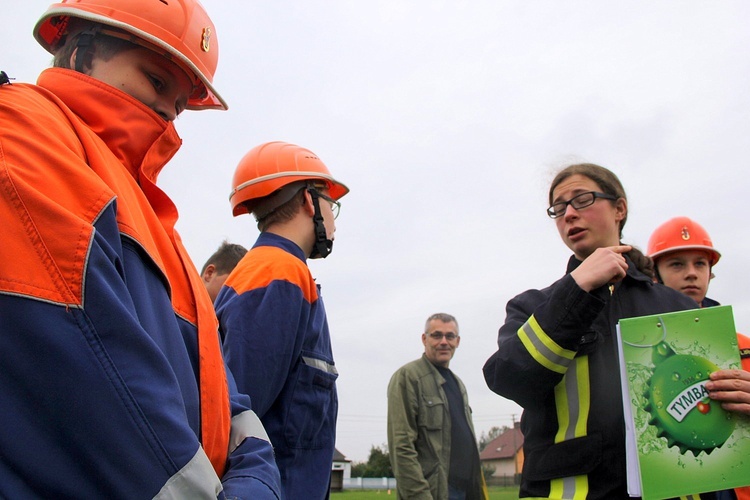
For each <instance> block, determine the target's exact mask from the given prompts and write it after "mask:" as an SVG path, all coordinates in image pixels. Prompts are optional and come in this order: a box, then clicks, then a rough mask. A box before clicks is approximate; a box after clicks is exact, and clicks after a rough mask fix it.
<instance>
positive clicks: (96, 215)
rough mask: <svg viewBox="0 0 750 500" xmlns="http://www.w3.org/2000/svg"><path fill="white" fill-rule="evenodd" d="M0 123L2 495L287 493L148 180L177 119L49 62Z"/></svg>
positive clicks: (5, 100)
mask: <svg viewBox="0 0 750 500" xmlns="http://www.w3.org/2000/svg"><path fill="white" fill-rule="evenodd" d="M0 130H2V133H1V135H0V227H2V244H0V366H2V369H0V401H2V405H0V408H1V409H0V455H2V460H0V497H8V498H40V497H45V498H63V497H64V498H147V497H148V498H151V497H155V496H158V495H162V496H169V495H175V496H178V497H179V496H182V497H184V496H190V497H203V498H206V497H208V498H210V497H214V498H216V497H220V498H221V497H223V496H224V495H226V496H245V497H253V498H276V497H278V480H279V479H278V471H277V470H276V467H275V465H274V463H273V454H272V449H271V447H270V444H269V443H268V441H267V440H264V434H263V430H262V426H261V425H259V424H258V420H257V417H256V416H255V415H254V414H253V413H252V412H251V411H250V401H249V399H248V398H247V397H246V396H242V395H240V394H239V393H237V391H236V388H235V386H234V384H233V380H232V378H231V376H229V377H228V376H227V375H228V374H227V371H226V367H225V365H224V361H223V358H222V355H221V349H220V344H219V338H218V332H217V323H216V318H215V316H214V314H213V308H212V304H211V303H210V299H209V298H208V295H207V293H206V291H205V289H204V288H203V285H202V283H201V282H200V279H199V277H198V274H197V272H196V270H195V268H194V266H193V264H192V262H191V261H190V258H189V257H188V255H187V253H186V251H185V249H184V248H183V245H182V243H181V241H180V237H179V235H178V234H177V232H176V231H175V229H174V225H175V222H176V221H177V210H176V208H175V206H174V205H173V203H172V201H171V200H170V199H169V198H168V197H167V196H166V194H164V193H163V192H162V191H161V190H160V189H159V188H158V187H157V186H156V184H155V183H156V178H157V175H158V173H159V171H160V170H161V168H162V167H163V166H164V164H165V163H166V162H167V161H168V160H169V159H170V158H171V157H172V156H173V155H174V154H175V152H176V151H177V149H178V148H179V146H180V144H181V140H180V138H179V137H178V135H177V133H176V132H175V130H174V127H173V126H172V124H171V123H168V122H165V121H164V120H162V119H161V118H160V117H159V116H158V115H157V114H156V113H155V112H153V111H152V110H151V109H149V108H147V107H146V106H144V105H143V104H142V103H140V102H139V101H137V100H135V99H134V98H132V97H130V96H129V95H127V94H125V93H123V92H120V91H119V90H117V89H115V88H113V87H110V86H108V85H106V84H104V83H102V82H100V81H98V80H94V79H92V78H89V77H87V76H85V75H83V74H81V73H77V72H75V71H71V70H66V69H59V68H54V69H48V70H46V71H44V72H43V73H42V74H41V75H40V77H39V80H38V84H37V85H26V84H12V85H3V86H0ZM254 435H255V436H257V437H253V436H254Z"/></svg>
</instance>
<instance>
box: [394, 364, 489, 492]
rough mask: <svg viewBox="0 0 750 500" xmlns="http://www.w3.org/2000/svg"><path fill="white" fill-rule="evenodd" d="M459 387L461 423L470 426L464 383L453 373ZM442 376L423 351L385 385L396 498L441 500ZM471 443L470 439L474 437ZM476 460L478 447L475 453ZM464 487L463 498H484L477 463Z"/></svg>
mask: <svg viewBox="0 0 750 500" xmlns="http://www.w3.org/2000/svg"><path fill="white" fill-rule="evenodd" d="M453 376H454V377H455V378H456V382H457V383H458V386H459V388H460V390H461V396H462V397H463V402H464V412H465V414H466V421H467V422H468V424H469V428H470V429H471V433H472V435H473V434H474V425H473V422H472V419H471V408H470V407H469V397H468V395H467V393H466V387H465V386H464V384H463V382H462V381H461V379H459V378H458V376H457V375H456V374H453ZM444 383H445V378H443V376H442V375H441V374H440V372H439V371H438V369H437V368H435V366H433V364H432V363H430V361H429V360H428V359H427V357H426V356H425V355H424V354H423V355H422V357H421V358H419V359H417V360H415V361H412V362H411V363H407V364H406V365H404V366H402V367H401V368H399V369H398V370H397V371H396V373H394V374H393V376H392V377H391V381H390V383H389V384H388V451H389V453H390V457H391V467H392V468H393V474H394V476H395V477H396V488H397V495H398V498H403V499H408V500H419V499H423V500H433V499H434V500H447V499H448V474H449V467H450V457H451V415H450V410H449V408H448V399H447V397H446V395H445V391H444V390H443V384H444ZM474 442H476V439H474ZM466 460H472V461H474V462H475V463H476V464H478V463H479V449H477V450H476V456H475V457H466ZM475 472H476V475H475V476H474V478H473V482H472V483H471V484H470V485H469V491H467V499H469V500H477V499H484V498H487V496H486V493H487V491H486V487H485V486H484V479H483V477H482V471H481V468H480V467H476V468H475Z"/></svg>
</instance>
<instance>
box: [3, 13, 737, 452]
mask: <svg viewBox="0 0 750 500" xmlns="http://www.w3.org/2000/svg"><path fill="white" fill-rule="evenodd" d="M48 3H49V2H47V1H41V0H28V1H24V2H15V3H14V4H13V9H3V13H2V20H3V26H4V28H5V32H4V34H3V35H4V36H3V38H4V40H5V43H4V45H3V48H2V58H1V60H2V67H0V69H2V70H5V71H6V72H7V73H8V74H9V75H10V76H12V77H15V78H16V81H17V82H22V81H23V82H33V81H35V80H36V76H37V75H38V73H39V72H40V71H41V70H42V69H43V68H45V67H47V66H48V65H49V62H50V57H49V55H48V54H47V53H46V52H44V50H43V49H42V48H41V47H39V46H38V45H37V44H36V42H35V41H34V39H33V37H32V35H31V30H32V26H33V25H34V23H35V22H36V20H37V19H38V17H39V16H40V15H41V14H42V12H44V10H45V9H46V7H47V5H48ZM203 3H204V5H205V7H206V9H207V10H208V11H209V13H210V14H211V16H212V18H213V19H214V22H215V24H216V29H217V36H218V41H219V44H220V52H221V56H220V61H219V69H218V71H217V74H216V77H215V79H214V84H215V87H216V88H217V89H218V91H219V92H220V93H221V94H222V96H223V97H224V98H225V99H226V100H227V101H228V103H229V107H230V109H229V111H226V112H219V111H201V112H186V113H184V114H183V116H181V117H180V118H179V119H178V121H177V123H176V125H177V129H178V131H179V132H180V135H181V136H182V138H183V140H184V145H183V148H182V150H181V151H180V152H179V153H178V155H177V156H176V157H175V158H174V160H173V161H172V162H171V164H170V165H169V166H168V167H167V168H166V169H165V171H164V172H163V174H162V176H161V178H160V185H161V186H162V188H163V189H164V190H165V191H167V193H168V194H170V195H171V196H172V198H173V199H174V200H175V202H176V203H177V206H178V208H179V209H180V215H181V219H180V223H179V226H178V227H179V228H180V230H181V233H182V237H183V239H184V242H185V245H186V246H187V249H188V251H189V252H190V253H191V255H192V257H193V259H194V261H195V264H196V266H197V267H201V266H202V264H203V262H204V261H205V260H206V259H207V258H208V257H209V255H210V254H211V253H213V251H214V250H215V249H216V248H217V247H218V245H219V244H220V243H221V241H222V240H223V239H225V238H228V239H229V240H230V241H232V242H235V243H241V244H243V245H245V246H251V245H252V243H253V242H254V241H255V238H256V237H257V234H258V232H257V229H256V228H255V225H254V220H253V219H252V217H250V216H241V217H238V218H236V219H234V218H232V216H231V210H230V206H229V202H228V196H229V192H230V189H231V179H232V174H233V171H234V168H235V166H236V164H237V162H238V161H239V160H240V158H241V157H242V156H243V155H244V154H245V152H246V151H247V150H249V149H250V148H252V147H254V146H256V145H258V144H260V143H263V142H266V141H271V140H282V141H287V142H292V143H296V144H299V145H301V146H304V147H307V148H309V149H311V150H312V151H314V152H315V153H317V154H318V155H319V156H320V158H321V159H322V160H323V161H324V162H325V163H326V165H327V166H328V167H329V169H330V170H331V172H332V173H333V175H334V176H335V177H336V178H337V179H339V180H340V181H341V182H343V183H345V184H347V185H348V186H349V187H350V188H351V193H350V194H348V195H347V196H346V197H345V198H343V199H342V202H343V206H342V211H341V215H340V217H339V219H338V220H337V232H336V244H335V247H334V252H333V254H332V255H331V256H330V257H328V258H327V259H325V260H319V261H311V262H310V267H311V268H312V270H313V274H314V275H315V276H316V278H317V279H318V282H319V283H320V284H321V285H322V290H323V296H324V298H325V303H326V308H327V310H328V316H329V323H330V326H331V332H332V336H333V344H334V354H335V357H336V364H337V366H338V369H339V372H340V377H339V384H338V388H339V400H340V408H339V425H338V439H337V447H338V449H339V450H340V451H341V452H342V453H344V455H346V456H347V457H348V458H349V459H352V460H355V461H362V460H366V459H367V456H368V453H369V449H370V447H371V446H372V445H376V446H379V445H381V444H383V443H385V442H386V386H387V384H388V380H389V378H390V376H391V374H392V373H393V372H394V371H395V370H396V369H397V368H398V367H400V366H401V365H403V364H404V363H406V362H408V361H411V360H412V359H416V358H417V357H418V356H419V355H420V354H421V352H422V351H423V346H422V344H421V341H420V334H421V332H422V329H423V325H424V320H425V319H426V317H427V316H428V315H430V314H431V313H434V312H439V311H442V312H448V313H450V314H453V315H455V316H456V317H457V318H458V320H459V324H460V327H461V338H462V341H461V345H460V347H459V349H458V350H457V353H456V356H455V358H454V360H453V362H452V363H451V368H452V369H453V370H454V371H455V372H456V373H457V374H458V375H459V376H460V377H461V378H462V379H463V381H464V382H465V383H466V385H467V388H468V391H469V397H470V402H471V405H472V407H473V410H474V424H475V428H476V431H477V434H478V435H479V434H480V433H481V432H486V431H487V430H488V429H489V428H490V427H492V426H502V425H511V423H512V420H513V418H516V419H518V418H520V414H521V409H520V408H519V407H518V406H517V405H516V404H515V403H513V402H510V401H507V400H504V399H502V398H500V397H499V396H496V395H495V394H493V393H492V392H490V391H489V389H487V387H486V385H485V383H484V380H483V377H482V372H481V368H482V365H483V364H484V362H485V360H486V359H487V358H488V357H489V356H490V355H491V354H492V352H494V350H495V349H496V338H497V330H498V328H499V327H500V325H501V324H502V323H503V320H504V317H505V304H506V303H507V301H508V300H510V299H511V298H512V297H514V296H515V295H517V294H519V293H521V292H522V291H524V290H526V289H529V288H542V287H545V286H547V285H549V284H550V283H552V282H553V281H555V280H557V279H558V278H559V277H561V276H562V274H563V273H564V271H565V265H566V262H567V259H568V256H569V255H570V252H569V251H568V249H567V248H566V247H565V246H564V245H563V244H562V242H561V241H560V239H559V236H558V234H557V230H556V229H555V225H554V223H553V222H552V221H551V220H550V219H549V218H548V217H547V216H546V214H545V208H546V206H547V202H546V193H547V189H548V186H549V182H550V180H551V178H552V176H553V174H554V172H555V171H556V170H557V169H559V168H561V167H563V166H565V165H567V164H569V163H571V162H578V161H587V162H594V163H598V164H600V165H603V166H606V167H608V168H610V169H611V170H613V171H614V172H615V173H616V174H618V175H619V177H620V179H621V180H622V182H623V184H624V186H625V189H626V191H627V193H628V200H629V208H630V211H629V217H628V223H627V226H626V227H625V231H624V233H625V234H624V241H625V242H627V243H632V244H635V245H637V246H640V247H642V248H644V249H645V247H646V243H647V241H648V237H649V235H650V234H651V231H652V230H653V229H654V228H655V227H656V226H658V225H659V224H660V223H662V222H663V221H665V220H666V219H668V218H671V217H674V216H678V215H685V216H688V217H692V218H694V219H696V220H698V221H699V222H700V223H702V224H703V225H704V226H705V227H706V228H707V229H708V231H709V232H710V234H711V236H712V237H713V240H714V244H715V245H716V247H717V249H718V250H719V251H721V252H722V254H723V255H722V258H721V261H720V262H719V264H718V265H717V266H716V267H715V269H714V271H715V273H716V279H715V280H714V281H713V283H712V285H711V293H710V294H709V295H710V296H712V297H713V298H715V299H716V300H719V301H720V302H722V303H724V304H731V305H733V306H734V312H735V320H736V324H737V328H738V330H739V331H744V332H750V297H749V296H748V292H747V287H748V276H749V275H750V262H749V261H748V259H747V257H746V256H747V253H748V247H749V246H750V234H749V231H748V224H747V213H746V212H747V210H748V207H749V205H748V202H747V196H748V188H749V187H750V182H749V180H748V177H749V176H748V173H747V168H748V163H749V160H748V159H749V158H750V154H749V153H750V140H748V138H749V137H750V30H748V26H750V3H748V2H746V1H739V0H738V1H734V2H730V1H713V2H709V1H695V0H679V1H660V2H653V1H629V2H614V1H601V0H598V1H568V2H560V1H556V0H549V1H521V0H516V1H502V0H492V1H471V2H469V1H465V2H446V1H409V2H405V1H403V0H394V1H370V2H360V1H353V0H352V1H344V0H339V1H333V0H331V1H314V2H303V1H298V2H288V1H273V2H272V1H252V2H249V1H240V0H221V1H220V0H205V1H204V2H203ZM614 369H615V367H613V370H614Z"/></svg>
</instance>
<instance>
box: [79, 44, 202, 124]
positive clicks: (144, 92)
mask: <svg viewBox="0 0 750 500" xmlns="http://www.w3.org/2000/svg"><path fill="white" fill-rule="evenodd" d="M86 74H87V75H89V76H90V77H92V78H96V79H97V80H101V81H102V82H104V83H107V84H109V85H111V86H113V87H115V88H117V89H119V90H121V91H123V92H125V93H126V94H129V95H131V96H132V97H135V98H136V99H138V100H139V101H141V102H142V103H143V104H145V105H146V106H148V107H149V108H151V109H153V110H154V111H155V112H156V113H158V114H159V116H161V117H162V118H164V119H165V120H167V121H172V120H174V119H175V118H176V117H177V115H179V114H180V113H181V112H182V111H183V110H184V109H185V107H186V106H187V101H188V97H190V94H191V93H192V91H193V85H192V82H191V81H190V79H189V78H188V76H187V75H186V74H185V72H184V71H182V69H180V67H179V66H177V65H176V64H174V63H173V62H170V61H168V60H167V59H165V58H164V57H162V56H161V55H159V54H157V53H156V52H153V51H151V50H148V49H146V48H143V47H137V48H134V49H130V50H124V51H121V52H118V53H117V54H116V55H114V56H112V57H111V58H109V60H104V59H102V58H100V57H97V56H96V55H94V57H93V60H92V62H91V67H90V69H88V70H87V71H86Z"/></svg>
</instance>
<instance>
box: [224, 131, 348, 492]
mask: <svg viewBox="0 0 750 500" xmlns="http://www.w3.org/2000/svg"><path fill="white" fill-rule="evenodd" d="M348 191H349V189H348V188H347V187H346V186H345V185H343V184H342V183H340V182H338V181H337V180H335V179H334V178H333V177H332V176H331V174H330V172H329V171H328V168H327V167H326V166H325V165H324V164H323V162H322V161H321V160H320V159H319V158H318V157H317V155H315V153H313V152H312V151H310V150H308V149H305V148H301V147H299V146H296V145H294V144H289V143H285V142H270V143H266V144H262V145H260V146H258V147H256V148H253V149H252V150H250V152H248V153H247V154H246V155H245V156H244V158H243V159H242V160H241V162H240V164H239V165H238V167H237V169H236V171H235V175H234V181H233V190H232V194H231V196H230V201H231V204H232V209H233V212H234V215H239V214H243V213H252V214H253V215H254V216H255V219H256V220H257V222H258V229H260V231H261V234H260V236H258V239H257V241H256V242H255V245H253V247H252V249H250V251H249V252H248V253H247V254H246V255H245V257H243V259H242V260H241V261H240V263H239V264H238V265H237V267H235V269H234V271H232V273H231V274H230V275H229V277H228V278H227V280H226V282H225V283H224V286H223V288H222V289H221V291H220V292H219V296H218V297H217V298H216V313H217V315H218V317H219V324H220V326H219V329H220V332H221V335H222V338H223V345H224V355H225V357H226V360H227V363H228V364H229V367H230V368H231V369H232V373H233V374H234V376H235V378H236V380H237V386H238V387H239V389H240V391H243V392H246V393H247V394H249V395H250V398H251V399H252V402H253V409H254V410H255V411H256V412H257V414H258V416H260V418H261V420H262V422H263V425H264V426H265V428H266V430H267V431H268V435H269V437H270V438H271V442H272V443H273V445H274V450H275V453H276V463H277V464H278V466H279V471H280V472H281V482H282V487H283V491H284V497H285V498H287V499H289V500H293V499H298V498H305V499H307V498H309V499H321V498H327V497H328V491H329V482H330V476H331V461H332V459H333V451H334V443H335V436H336V414H337V411H338V399H337V395H336V378H337V377H338V372H337V370H336V366H335V363H334V359H333V352H332V349H331V336H330V333H329V331H328V320H327V318H326V312H325V307H324V306H323V299H322V297H321V295H320V287H319V286H318V285H317V284H316V283H315V279H314V278H313V276H312V274H311V273H310V270H309V268H308V266H307V259H308V258H317V257H326V256H327V255H328V254H329V253H330V252H331V250H332V248H333V239H334V232H335V231H336V226H335V223H334V219H335V218H336V215H337V214H338V208H339V202H338V200H339V198H341V197H342V196H344V195H345V194H346V193H347V192H348Z"/></svg>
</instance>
